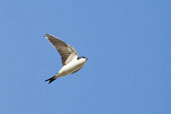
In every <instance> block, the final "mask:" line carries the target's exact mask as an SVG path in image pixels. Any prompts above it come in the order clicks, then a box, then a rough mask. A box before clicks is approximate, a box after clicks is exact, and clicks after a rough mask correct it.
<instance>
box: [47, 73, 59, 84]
mask: <svg viewBox="0 0 171 114" xmlns="http://www.w3.org/2000/svg"><path fill="white" fill-rule="evenodd" d="M57 78H59V76H58V75H55V76H53V77H51V78H49V79H47V80H45V81H46V82H47V81H48V83H49V84H50V83H51V82H53V81H54V80H56V79H57Z"/></svg>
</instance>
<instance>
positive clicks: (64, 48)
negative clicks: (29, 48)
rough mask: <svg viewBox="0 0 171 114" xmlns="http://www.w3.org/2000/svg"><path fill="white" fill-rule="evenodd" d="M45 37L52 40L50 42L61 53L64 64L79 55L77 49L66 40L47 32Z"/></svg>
mask: <svg viewBox="0 0 171 114" xmlns="http://www.w3.org/2000/svg"><path fill="white" fill-rule="evenodd" d="M45 37H46V38H47V39H48V40H49V41H50V43H51V44H52V45H53V46H54V47H55V48H56V49H57V51H58V52H59V54H60V55H61V59H62V64H63V66H64V65H66V64H67V63H69V62H70V61H72V59H73V58H74V57H75V56H77V52H76V50H75V49H74V48H73V47H71V46H70V45H68V44H66V43H65V42H64V41H62V40H60V39H58V38H57V37H55V36H52V35H49V34H46V35H45Z"/></svg>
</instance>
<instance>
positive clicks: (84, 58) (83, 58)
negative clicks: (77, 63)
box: [77, 56, 88, 61]
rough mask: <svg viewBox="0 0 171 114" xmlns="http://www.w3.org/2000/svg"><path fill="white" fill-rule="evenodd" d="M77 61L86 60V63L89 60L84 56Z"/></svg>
mask: <svg viewBox="0 0 171 114" xmlns="http://www.w3.org/2000/svg"><path fill="white" fill-rule="evenodd" d="M77 59H78V60H86V61H87V60H88V58H86V57H84V56H81V57H78V58H77Z"/></svg>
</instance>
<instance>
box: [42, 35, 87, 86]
mask: <svg viewBox="0 0 171 114" xmlns="http://www.w3.org/2000/svg"><path fill="white" fill-rule="evenodd" d="M45 37H46V38H47V39H48V40H49V41H50V42H51V43H52V45H53V46H54V47H55V48H56V49H57V50H58V52H59V53H60V55H61V58H62V64H63V67H62V68H61V69H60V70H59V72H58V73H57V74H56V75H55V76H53V77H51V78H49V79H47V80H46V81H49V83H51V82H52V81H54V80H55V79H57V78H59V77H62V76H66V75H68V74H73V73H75V72H77V71H78V70H80V69H81V68H82V67H83V65H84V64H85V63H86V61H87V58H86V57H78V55H77V52H76V51H75V49H74V48H72V47H71V46H70V45H68V44H66V43H65V42H63V41H61V40H59V39H58V38H56V37H54V36H52V35H49V34H46V35H45Z"/></svg>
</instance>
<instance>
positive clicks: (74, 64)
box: [56, 58, 86, 77]
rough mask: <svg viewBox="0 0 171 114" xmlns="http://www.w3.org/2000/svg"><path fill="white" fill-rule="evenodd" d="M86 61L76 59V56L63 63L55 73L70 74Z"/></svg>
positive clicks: (59, 74)
mask: <svg viewBox="0 0 171 114" xmlns="http://www.w3.org/2000/svg"><path fill="white" fill-rule="evenodd" d="M85 63H86V59H84V58H82V59H79V60H77V58H74V59H73V60H72V61H71V62H69V63H68V64H66V65H64V66H63V67H62V68H61V69H60V70H59V72H58V74H56V76H57V77H61V76H65V75H68V74H71V73H73V72H75V71H77V70H79V69H80V68H81V67H83V65H84V64H85Z"/></svg>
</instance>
